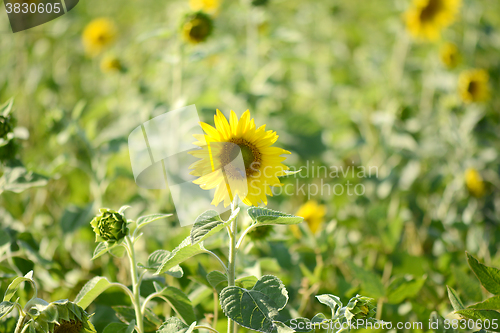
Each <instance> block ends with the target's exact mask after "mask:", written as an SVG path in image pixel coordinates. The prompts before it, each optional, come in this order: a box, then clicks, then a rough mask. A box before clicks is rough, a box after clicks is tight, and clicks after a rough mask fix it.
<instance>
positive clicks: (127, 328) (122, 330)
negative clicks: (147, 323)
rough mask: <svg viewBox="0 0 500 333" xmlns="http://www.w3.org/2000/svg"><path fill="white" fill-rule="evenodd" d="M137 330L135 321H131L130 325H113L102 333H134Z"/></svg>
mask: <svg viewBox="0 0 500 333" xmlns="http://www.w3.org/2000/svg"><path fill="white" fill-rule="evenodd" d="M134 328H135V320H133V321H131V322H130V324H128V325H127V324H123V323H111V324H109V325H108V326H106V327H105V328H104V331H102V333H132V332H133V331H134Z"/></svg>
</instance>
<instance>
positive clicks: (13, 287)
mask: <svg viewBox="0 0 500 333" xmlns="http://www.w3.org/2000/svg"><path fill="white" fill-rule="evenodd" d="M23 282H30V283H31V285H32V286H33V288H35V289H36V286H35V281H33V271H30V272H28V274H26V275H25V276H23V277H17V278H15V279H14V281H12V282H11V283H10V284H9V286H8V287H7V290H6V291H5V295H4V297H3V302H7V301H10V300H11V299H12V296H14V294H15V293H16V292H17V290H18V289H19V285H20V284H21V283H23Z"/></svg>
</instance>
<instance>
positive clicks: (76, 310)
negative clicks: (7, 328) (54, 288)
mask: <svg viewBox="0 0 500 333" xmlns="http://www.w3.org/2000/svg"><path fill="white" fill-rule="evenodd" d="M25 310H26V313H27V316H26V319H25V321H24V323H23V329H22V331H23V332H35V333H96V330H95V328H94V326H93V325H92V323H91V322H90V320H89V319H90V316H89V315H88V314H87V313H86V312H85V311H84V310H83V309H82V308H81V307H79V306H78V305H77V304H75V303H73V302H70V301H68V300H60V301H56V302H52V303H47V302H45V301H43V300H41V299H35V300H34V301H31V302H30V303H29V304H28V305H27V309H25Z"/></svg>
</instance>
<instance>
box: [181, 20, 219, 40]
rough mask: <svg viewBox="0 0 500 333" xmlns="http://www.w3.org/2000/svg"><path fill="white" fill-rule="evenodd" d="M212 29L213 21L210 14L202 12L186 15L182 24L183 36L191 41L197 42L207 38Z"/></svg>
mask: <svg viewBox="0 0 500 333" xmlns="http://www.w3.org/2000/svg"><path fill="white" fill-rule="evenodd" d="M212 30H213V23H212V19H211V18H210V16H208V15H207V14H205V13H203V12H197V13H194V14H191V15H187V16H186V18H185V19H184V23H183V25H182V36H183V38H184V39H185V40H186V41H188V42H190V43H192V44H198V43H201V42H204V41H205V40H207V38H208V37H209V36H210V34H211V33H212Z"/></svg>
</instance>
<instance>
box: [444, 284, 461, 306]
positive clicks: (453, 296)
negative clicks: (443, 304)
mask: <svg viewBox="0 0 500 333" xmlns="http://www.w3.org/2000/svg"><path fill="white" fill-rule="evenodd" d="M446 288H448V298H449V299H450V302H451V306H452V307H453V310H455V311H457V310H462V309H465V306H464V303H463V302H462V300H461V299H460V297H458V295H457V292H456V291H455V290H454V289H453V288H450V287H448V286H446Z"/></svg>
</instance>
